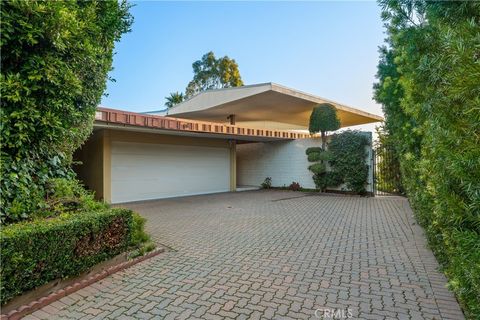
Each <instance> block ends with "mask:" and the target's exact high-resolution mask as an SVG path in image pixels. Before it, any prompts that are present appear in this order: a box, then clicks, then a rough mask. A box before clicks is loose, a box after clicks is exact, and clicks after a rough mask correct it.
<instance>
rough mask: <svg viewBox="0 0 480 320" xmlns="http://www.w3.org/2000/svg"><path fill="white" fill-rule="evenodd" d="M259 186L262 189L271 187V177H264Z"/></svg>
mask: <svg viewBox="0 0 480 320" xmlns="http://www.w3.org/2000/svg"><path fill="white" fill-rule="evenodd" d="M261 187H262V188H263V189H270V188H271V187H272V178H270V177H266V178H265V180H263V182H262V184H261Z"/></svg>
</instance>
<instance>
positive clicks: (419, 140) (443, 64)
mask: <svg viewBox="0 0 480 320" xmlns="http://www.w3.org/2000/svg"><path fill="white" fill-rule="evenodd" d="M381 4H382V17H383V18H384V19H385V22H386V27H387V37H388V38H387V41H386V45H385V46H384V47H382V48H381V49H380V63H379V66H378V73H377V78H378V83H376V84H375V87H374V88H375V99H376V100H377V102H379V103H381V104H382V106H383V111H384V114H385V123H384V126H383V129H384V130H383V131H384V132H382V134H383V136H382V135H381V136H380V137H381V140H380V141H381V143H382V144H384V146H385V145H386V146H393V147H394V151H395V153H396V154H395V158H396V159H398V163H399V165H400V169H401V178H402V180H401V182H402V184H403V187H404V188H405V191H406V194H407V196H408V198H409V200H410V203H411V204H412V207H413V209H414V211H415V216H416V218H417V220H418V221H419V223H420V224H421V225H422V226H423V227H424V228H425V231H426V234H427V237H428V241H429V245H430V247H431V248H432V250H433V252H434V253H435V256H436V257H437V259H438V261H439V262H440V263H441V265H442V271H443V272H444V273H445V274H446V276H447V277H448V280H449V287H450V289H452V290H453V292H455V294H456V296H457V299H458V301H459V302H460V304H461V306H462V307H463V310H464V312H465V316H466V318H467V319H480V161H479V159H480V138H479V133H480V90H479V88H480V87H479V76H478V75H479V74H480V64H479V54H478V53H479V51H478V48H479V36H478V35H479V30H480V2H478V1H458V2H456V1H393V0H382V1H381ZM412 17H413V19H412ZM395 165H397V164H395Z"/></svg>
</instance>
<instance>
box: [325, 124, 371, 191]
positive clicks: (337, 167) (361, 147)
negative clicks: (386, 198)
mask: <svg viewBox="0 0 480 320" xmlns="http://www.w3.org/2000/svg"><path fill="white" fill-rule="evenodd" d="M368 145H369V139H368V138H367V137H366V136H365V135H363V134H362V133H361V132H359V131H351V130H347V131H344V132H341V133H336V134H334V135H333V136H332V139H331V140H330V143H329V144H328V150H329V151H330V152H331V154H332V155H331V160H330V165H331V166H332V172H334V173H335V176H332V177H334V178H335V179H336V180H337V181H342V182H343V183H345V186H346V187H347V189H348V190H350V191H353V192H355V193H359V194H363V193H365V192H366V189H365V187H366V185H367V179H368V165H367V163H366V158H367V151H366V149H365V147H367V146H368ZM332 181H333V180H332Z"/></svg>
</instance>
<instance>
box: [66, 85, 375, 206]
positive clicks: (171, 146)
mask: <svg viewBox="0 0 480 320" xmlns="http://www.w3.org/2000/svg"><path fill="white" fill-rule="evenodd" d="M324 102H328V103H331V104H332V105H334V106H335V108H336V109H337V113H338V116H339V118H340V122H341V127H348V126H353V125H360V124H366V123H372V122H378V121H382V118H381V117H380V116H377V115H373V114H370V113H367V112H364V111H361V110H358V109H355V108H352V107H348V106H345V105H342V104H339V103H336V102H333V101H329V100H326V99H323V98H320V97H317V96H314V95H311V94H308V93H304V92H301V91H298V90H294V89H290V88H286V87H284V86H280V85H278V84H274V83H264V84H257V85H249V86H243V87H236V88H227V89H217V90H209V91H206V92H202V93H199V94H198V95H196V96H194V97H192V98H191V99H189V100H187V101H185V102H183V103H181V104H178V105H177V106H175V107H173V108H171V109H170V110H168V111H167V112H166V113H165V112H164V113H162V115H159V114H160V113H159V112H153V113H133V112H126V111H121V110H114V109H107V108H98V110H97V112H96V117H95V123H94V130H93V133H92V135H91V137H90V138H89V139H88V140H87V142H86V143H85V144H84V146H82V148H81V149H80V150H78V151H77V153H76V155H75V158H76V160H79V161H80V162H81V163H82V164H81V165H79V166H77V167H76V171H77V173H78V176H79V178H80V179H81V180H82V181H83V182H84V184H85V185H86V186H87V187H88V188H89V189H92V190H94V191H95V193H96V196H97V197H98V198H101V199H104V200H105V201H106V202H109V203H122V202H131V201H139V200H149V199H159V198H168V197H178V196H186V195H196V194H207V193H215V192H226V191H236V190H237V186H242V187H243V186H258V185H260V183H261V182H262V181H263V180H264V179H265V178H266V177H271V178H272V182H273V185H275V186H282V185H289V184H290V183H291V182H292V181H298V182H300V184H301V185H302V186H304V187H307V188H313V187H314V185H313V181H312V177H311V173H310V172H309V171H308V169H307V167H308V165H309V163H308V162H307V159H306V156H305V149H306V148H308V147H310V146H319V145H320V144H321V140H320V138H319V137H312V136H310V134H308V132H307V131H306V129H307V128H308V121H309V117H310V113H311V111H312V108H313V107H314V106H315V105H317V104H319V103H324ZM368 160H369V159H366V161H368ZM370 188H371V186H370Z"/></svg>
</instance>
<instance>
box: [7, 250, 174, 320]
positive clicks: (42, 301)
mask: <svg viewBox="0 0 480 320" xmlns="http://www.w3.org/2000/svg"><path fill="white" fill-rule="evenodd" d="M164 251H165V249H163V248H158V249H156V250H153V251H151V252H149V253H147V254H146V255H143V256H141V257H137V258H135V259H132V260H129V261H125V262H123V263H120V264H117V265H115V266H112V267H110V268H108V269H106V270H104V271H102V272H99V273H96V274H94V275H92V276H90V277H88V278H86V279H83V280H79V281H78V282H75V283H74V284H73V285H71V286H68V287H65V288H64V289H61V290H58V291H55V292H53V293H51V294H49V295H48V296H44V297H41V298H39V299H37V300H35V301H32V302H31V303H29V304H26V305H23V306H21V307H19V308H17V309H15V310H12V311H10V312H9V313H8V314H2V315H0V320H17V319H21V318H22V317H24V316H26V315H28V314H30V313H33V312H35V311H37V310H38V309H41V308H43V307H45V306H47V305H49V304H50V303H52V302H54V301H57V300H59V299H61V298H63V297H65V296H66V295H69V294H71V293H73V292H76V291H78V290H80V289H83V288H85V287H86V286H89V285H91V284H93V283H95V282H97V281H100V280H102V279H104V278H106V277H108V276H109V275H111V274H114V273H116V272H118V271H121V270H123V269H126V268H129V267H131V266H133V265H135V264H137V263H139V262H142V261H145V260H147V259H149V258H152V257H154V256H156V255H159V254H160V253H162V252H164Z"/></svg>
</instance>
